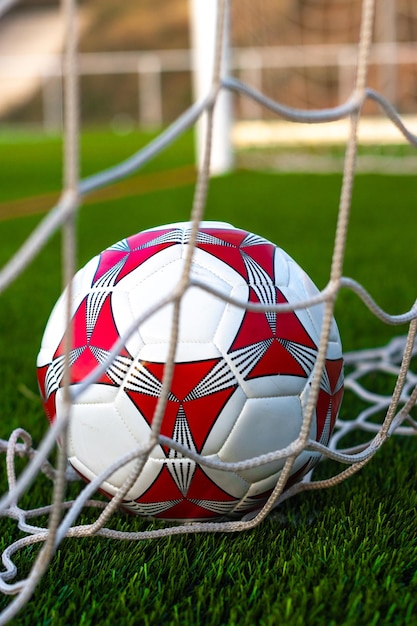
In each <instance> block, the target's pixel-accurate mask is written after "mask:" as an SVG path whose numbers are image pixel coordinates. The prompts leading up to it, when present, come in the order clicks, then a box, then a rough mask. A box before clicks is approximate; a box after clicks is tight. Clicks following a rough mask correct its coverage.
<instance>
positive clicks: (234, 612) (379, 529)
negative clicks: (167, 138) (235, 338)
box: [0, 131, 417, 626]
mask: <svg viewBox="0 0 417 626" xmlns="http://www.w3.org/2000/svg"><path fill="white" fill-rule="evenodd" d="M148 139H149V137H148V136H142V135H140V136H139V135H137V134H136V133H135V134H132V135H129V136H126V137H115V136H112V135H109V134H106V133H104V132H99V131H95V132H90V133H86V134H85V135H84V137H83V141H82V170H83V174H84V175H87V174H90V173H92V172H95V171H97V170H99V169H100V168H102V167H108V166H110V165H112V164H114V163H117V161H118V160H119V159H121V158H125V157H127V156H129V155H130V154H131V153H132V152H133V151H135V150H136V149H137V147H138V146H139V145H141V144H143V143H144V142H146V141H147V140H148ZM61 148H62V146H61V142H60V141H59V139H57V138H51V139H48V140H44V139H42V138H38V140H37V141H34V140H33V138H32V137H27V138H25V137H21V138H19V139H18V140H16V141H11V140H10V137H9V138H7V137H6V136H4V137H0V171H2V173H3V177H2V186H1V190H0V194H1V195H0V202H2V201H6V200H12V199H16V198H19V197H25V196H30V195H36V194H44V193H47V192H50V191H57V190H58V189H59V188H60V184H61V183H60V181H61V173H60V172H61V156H60V155H61ZM191 162H192V140H191V137H190V136H188V135H187V136H186V137H184V138H182V139H181V140H180V141H179V142H178V143H177V144H175V145H174V146H173V147H172V148H170V149H169V150H168V151H167V152H166V153H165V154H164V155H162V156H161V157H159V158H158V159H156V161H155V162H154V163H152V164H150V165H148V166H147V167H146V172H152V171H164V170H166V169H169V168H172V167H178V166H179V165H186V164H189V163H191ZM340 186H341V177H340V176H339V175H334V174H333V175H297V174H294V175H280V174H263V173H254V172H236V173H234V174H231V175H229V176H226V177H222V178H218V179H216V180H214V181H213V182H212V184H211V186H210V192H209V198H208V205H207V213H206V217H207V218H209V219H223V220H226V221H231V222H232V223H234V224H235V225H237V226H241V227H243V228H246V229H248V230H252V231H254V232H257V233H259V234H261V235H264V236H266V237H268V238H269V239H271V240H272V241H274V242H275V243H277V244H278V245H280V246H282V247H283V248H284V249H286V250H287V251H288V252H289V253H290V254H291V255H292V256H293V257H294V258H295V259H296V260H297V261H298V262H299V263H300V264H301V265H302V266H303V267H304V268H305V269H306V270H307V272H308V273H309V274H310V275H311V277H312V278H313V279H314V281H315V282H316V283H317V284H318V286H319V287H323V286H324V285H325V284H326V282H327V280H328V277H329V266H330V260H331V252H332V246H333V239H334V231H335V225H336V219H337V210H338V202H339V195H340ZM416 192H417V180H416V179H415V178H413V177H389V176H368V175H367V176H365V175H361V176H359V177H358V178H357V180H356V182H355V188H354V195H353V203H352V215H351V224H350V228H349V234H348V242H347V244H348V245H347V253H346V261H345V269H344V273H345V275H349V276H352V277H353V278H356V279H358V280H360V281H361V282H362V283H363V284H364V286H365V287H366V288H367V289H369V291H370V292H371V293H372V294H373V295H374V297H375V298H376V299H377V301H378V302H379V303H380V304H381V305H382V306H383V307H384V308H386V309H387V310H388V311H389V312H391V313H398V312H402V311H404V310H406V309H408V308H409V307H410V306H411V304H412V302H413V300H414V299H415V295H416V294H415V284H416V283H415V276H416V266H417V247H416V245H415V198H416V197H417V193H416ZM192 198H193V188H192V186H190V185H185V186H178V187H176V188H173V189H171V190H162V189H161V190H155V191H153V192H152V193H148V194H143V195H140V196H136V197H135V196H131V197H126V198H122V199H118V200H109V201H106V202H100V203H98V202H97V203H94V204H91V205H88V206H85V208H83V209H82V211H81V213H80V216H79V219H78V231H79V250H78V265H82V264H83V263H84V262H86V261H87V260H88V258H90V257H91V256H92V255H94V254H96V253H97V252H99V251H100V250H101V249H103V248H104V247H105V246H107V245H109V244H111V243H113V242H115V241H117V240H118V239H120V238H121V237H124V236H126V235H129V234H132V233H133V232H136V231H139V230H141V229H143V228H146V227H149V226H153V225H157V224H161V223H166V222H170V221H178V220H183V219H187V217H188V216H189V212H190V206H191V202H192ZM40 219H41V217H40V216H31V217H21V218H18V219H14V220H8V221H4V222H0V262H1V264H2V265H3V264H4V263H5V261H6V260H7V259H8V258H9V257H10V255H11V254H12V253H13V251H14V250H16V249H17V247H18V245H19V243H20V242H22V241H23V240H24V238H25V237H26V236H27V235H28V234H29V233H30V232H31V230H32V229H33V228H34V226H35V225H36V224H37V223H38V222H39V220H40ZM59 254H60V236H59V235H54V236H53V237H52V238H51V240H50V242H48V244H47V246H46V247H45V249H44V250H43V251H42V252H41V253H40V254H39V256H38V257H37V258H36V260H35V261H34V263H33V264H32V265H31V266H30V267H29V268H28V269H27V270H26V271H25V273H24V274H23V275H22V276H21V277H20V278H19V279H18V280H17V281H16V282H15V283H14V284H13V285H12V286H11V287H9V289H8V290H7V291H6V292H5V293H4V294H2V295H1V296H0V298H1V307H0V328H1V336H0V371H1V380H2V393H1V396H0V415H1V421H0V436H1V437H2V438H6V437H8V436H9V434H10V432H11V431H12V429H13V428H15V427H17V426H22V427H24V428H25V429H27V430H29V431H30V432H31V433H32V435H33V437H34V442H35V445H38V444H39V441H40V439H41V437H42V435H43V434H44V433H45V430H46V420H45V418H44V416H43V412H42V408H41V405H40V401H39V399H38V397H37V387H36V378H35V360H36V354H37V351H38V347H39V343H40V339H41V336H42V332H43V329H44V326H45V323H46V320H47V318H48V315H49V313H50V310H51V307H52V305H53V303H54V302H55V300H56V298H57V297H58V295H59V293H60V290H61V286H60V285H61V277H60V269H59ZM337 320H338V324H339V328H340V331H341V336H342V340H343V344H344V347H345V349H346V350H351V349H357V348H363V347H371V346H378V345H382V344H384V343H385V342H386V341H387V340H388V339H389V338H390V337H392V336H394V335H395V334H398V333H401V332H405V328H404V327H402V328H399V329H398V328H391V327H386V326H384V325H383V324H382V323H381V322H379V321H378V320H376V319H375V318H373V317H372V316H371V315H370V314H369V313H368V312H367V311H366V310H365V308H364V306H363V304H362V303H361V302H360V301H358V299H357V298H356V297H355V296H353V295H352V294H351V293H349V292H345V291H343V292H342V293H341V294H340V295H339V298H338V302H337ZM342 410H343V411H347V412H351V411H354V410H355V401H354V400H352V399H351V398H350V399H349V401H348V402H347V403H346V406H345V405H344V407H343V409H342ZM415 445H416V444H415V441H414V440H413V439H403V438H399V437H394V438H392V439H391V440H390V441H389V442H388V443H387V444H386V445H385V446H384V447H383V448H382V450H381V451H380V452H379V453H378V455H377V457H376V458H375V459H373V460H372V461H371V463H369V464H368V465H367V466H366V467H365V468H364V469H363V470H362V471H361V472H360V473H359V474H357V475H355V476H353V477H352V478H350V479H349V480H348V481H347V482H346V483H344V484H342V485H341V486H339V487H336V488H334V489H332V490H328V491H325V492H317V493H309V494H305V495H300V496H297V497H296V498H293V499H292V500H290V501H288V502H286V503H284V504H283V505H282V506H281V507H280V509H279V510H278V511H277V512H275V513H274V514H272V515H271V516H270V518H269V519H267V520H266V521H265V522H264V523H263V524H262V525H261V526H260V527H258V528H256V529H255V530H253V531H251V532H247V533H244V534H239V535H225V534H222V535H210V536H202V535H196V536H183V537H175V538H169V539H162V540H157V541H150V542H141V543H116V542H113V541H110V540H104V539H98V538H95V539H82V540H65V541H64V543H63V544H62V545H61V546H60V548H59V550H58V553H57V555H56V557H55V558H54V560H53V562H52V565H51V567H50V569H49V570H48V572H47V574H46V575H45V577H44V578H43V580H42V582H41V584H40V585H39V587H38V589H37V590H36V592H35V595H34V597H33V599H32V600H31V602H30V603H29V605H28V606H27V608H26V609H25V610H24V611H23V612H22V613H21V614H19V616H18V617H17V618H16V620H15V621H14V623H16V624H18V625H19V626H20V625H26V624H28V625H29V624H31V625H32V624H42V625H45V626H46V625H47V624H51V625H66V624H82V625H90V624H106V625H109V626H110V625H113V624H123V625H130V624H132V625H133V624H139V623H143V624H172V625H174V624H178V625H179V624H196V625H199V624H204V625H206V624H210V625H213V626H217V625H219V624H228V625H239V626H240V625H241V624H244V625H248V626H249V625H252V624H261V625H269V624H271V625H272V624H274V625H275V624H289V625H294V626H295V625H298V624H300V625H304V624H320V625H323V626H329V625H335V626H336V625H340V624H343V625H352V626H356V625H358V624H379V623H386V624H417V617H415V616H416V615H417V600H416V597H417V596H416V591H417V575H416V574H415V572H416V571H417V541H416V537H417V521H416V520H417V517H416V514H415V512H416V508H417V495H416V482H415V461H414V459H415ZM3 461H4V459H1V462H2V464H3ZM3 467H4V465H3ZM323 471H325V465H324V466H323ZM0 483H1V489H2V493H3V492H4V491H5V489H6V484H5V479H4V470H3V469H2V470H1V473H0ZM72 489H74V487H72ZM49 498H50V485H49V483H48V481H46V480H39V481H37V482H36V483H35V485H34V486H33V487H32V488H31V490H30V492H29V493H28V494H27V495H25V497H24V500H23V502H24V504H25V505H27V506H33V505H40V504H42V503H47V502H48V501H49ZM87 518H88V515H87V514H86V517H85V519H87ZM112 524H113V526H114V527H116V528H119V529H124V530H126V529H129V530H143V529H145V528H148V527H149V523H148V522H145V521H143V520H141V519H137V518H131V517H126V516H125V515H124V514H120V516H117V518H116V519H114V520H113V521H112ZM0 535H1V539H0V543H1V545H2V546H4V545H7V544H8V543H10V541H11V540H13V539H16V538H17V537H19V536H20V533H19V531H18V530H17V529H16V527H15V525H14V523H13V522H11V521H10V520H7V519H4V520H2V522H1V533H0ZM37 551H38V548H36V547H35V548H31V549H28V550H26V551H24V552H23V553H22V554H20V555H19V556H17V557H16V562H17V564H18V565H19V567H20V568H21V573H22V575H25V574H26V573H27V572H28V569H29V567H30V565H31V563H32V562H33V558H34V555H35V554H36V553H37ZM8 602H9V598H0V607H1V608H3V607H5V606H6V605H7V604H8Z"/></svg>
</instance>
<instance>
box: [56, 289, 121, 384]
mask: <svg viewBox="0 0 417 626" xmlns="http://www.w3.org/2000/svg"><path fill="white" fill-rule="evenodd" d="M88 314H89V312H88V298H84V300H83V301H82V302H81V304H80V306H79V307H78V309H77V311H76V312H75V315H74V317H73V319H72V323H73V327H72V345H71V367H70V379H71V383H79V382H82V381H83V380H84V378H85V377H86V376H88V375H89V374H91V372H92V371H93V370H94V369H95V368H96V367H97V365H98V363H99V361H98V359H97V356H96V354H95V352H96V351H97V350H100V351H107V352H110V350H111V349H112V348H113V346H114V344H115V343H116V341H118V339H119V337H120V335H119V332H118V330H117V328H116V325H115V322H114V318H113V312H112V308H111V294H108V295H107V296H106V298H105V299H104V301H103V303H102V305H101V308H100V311H99V313H98V314H97V315H96V319H95V323H94V325H93V327H92V329H91V331H89V330H88V329H87V319H88ZM64 350H65V347H64V338H62V340H61V342H60V344H59V346H58V348H57V350H56V352H55V354H54V359H56V358H58V357H59V356H62V355H63V354H64ZM119 354H120V355H121V356H125V357H127V358H131V356H130V354H129V353H128V352H127V350H126V349H125V348H123V349H122V350H121V351H120V353H119ZM98 382H100V383H105V384H108V385H112V384H114V383H113V381H112V380H111V379H110V378H109V377H108V376H107V375H106V374H105V373H104V374H102V375H101V377H100V378H99V380H98Z"/></svg>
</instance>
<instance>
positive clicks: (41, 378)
mask: <svg viewBox="0 0 417 626" xmlns="http://www.w3.org/2000/svg"><path fill="white" fill-rule="evenodd" d="M49 367H50V365H44V366H43V367H38V369H37V377H38V385H39V390H40V393H41V397H42V403H43V407H44V410H45V413H46V417H47V418H48V420H49V422H50V423H52V422H53V421H54V419H55V415H56V405H55V396H56V389H57V387H58V386H56V387H54V390H53V391H52V393H50V394H49V395H48V394H47V392H46V385H45V379H46V376H47V373H48V370H49Z"/></svg>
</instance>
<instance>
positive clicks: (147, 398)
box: [38, 222, 343, 521]
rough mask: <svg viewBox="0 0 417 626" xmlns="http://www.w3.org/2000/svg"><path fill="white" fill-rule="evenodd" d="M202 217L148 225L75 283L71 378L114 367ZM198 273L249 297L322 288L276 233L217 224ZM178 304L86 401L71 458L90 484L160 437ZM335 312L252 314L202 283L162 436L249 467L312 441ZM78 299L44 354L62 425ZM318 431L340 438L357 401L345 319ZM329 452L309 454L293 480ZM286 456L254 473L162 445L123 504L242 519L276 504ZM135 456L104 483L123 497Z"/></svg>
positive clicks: (183, 334)
mask: <svg viewBox="0 0 417 626" xmlns="http://www.w3.org/2000/svg"><path fill="white" fill-rule="evenodd" d="M190 232H191V225H190V224H189V223H178V224H171V225H167V226H161V227H158V228H154V229H150V230H146V231H144V232H142V233H139V234H137V235H134V236H132V237H129V238H128V239H124V240H123V241H120V242H119V243H117V244H115V245H114V246H111V247H110V248H108V249H107V250H105V251H104V252H102V253H101V254H100V255H99V256H97V257H95V258H93V259H92V260H91V261H90V262H89V263H87V265H86V266H85V267H83V268H82V269H81V270H80V271H79V272H78V273H77V274H76V276H75V278H74V280H73V286H72V290H73V291H72V316H73V343H72V349H71V352H70V379H71V384H72V385H77V384H78V383H80V382H81V381H83V380H84V378H85V377H86V376H87V375H89V374H90V373H91V372H92V371H93V370H94V368H95V367H96V366H97V365H98V364H99V363H101V362H103V361H104V360H105V359H106V358H107V356H108V354H109V352H110V350H111V349H112V347H113V345H114V344H115V342H116V341H117V340H119V338H120V337H121V336H123V335H124V334H126V331H127V330H128V329H129V328H130V327H131V326H132V323H133V322H134V320H135V319H137V318H139V317H140V316H141V315H142V314H144V313H145V312H146V311H147V310H148V309H149V308H150V307H151V306H152V305H154V304H155V303H156V302H158V301H159V300H160V299H161V298H163V297H164V296H166V295H167V294H169V293H170V292H171V290H172V289H173V287H174V286H175V285H176V284H177V283H178V280H179V277H180V275H181V273H182V271H183V267H184V258H185V255H186V251H187V248H188V245H189V244H188V242H189V237H190ZM191 276H192V278H193V279H196V280H198V281H199V282H200V283H203V284H204V285H207V286H208V287H212V288H213V289H215V290H217V291H218V292H220V293H221V294H224V295H225V296H230V297H232V298H236V299H238V300H240V301H243V302H251V303H252V302H253V303H255V302H260V303H263V304H275V303H281V302H289V303H296V302H299V301H301V300H305V299H306V298H308V297H311V296H312V295H315V294H317V288H316V287H315V286H314V284H313V283H312V281H311V280H310V278H309V277H308V276H307V274H306V273H305V272H304V271H303V270H302V269H301V268H300V267H299V266H298V265H297V264H296V263H295V261H293V259H291V258H290V257H289V256H288V255H287V254H286V253H285V252H284V251H283V250H281V249H280V248H278V247H277V246H275V245H274V244H272V243H270V242H269V241H267V240H266V239H264V238H262V237H259V236H257V235H254V234H251V233H249V232H246V231H244V230H239V229H236V228H234V227H232V226H230V225H228V224H224V223H221V222H220V223H219V222H203V223H202V224H201V228H200V231H199V233H198V237H197V247H196V250H195V253H194V257H193V262H192V270H191ZM172 314H173V306H172V305H171V304H170V305H168V306H165V307H164V308H162V309H161V310H159V311H158V312H157V313H155V314H153V315H152V316H151V317H150V318H148V319H146V321H145V322H144V323H142V324H141V325H140V327H138V328H137V330H136V331H135V332H134V333H133V334H132V335H131V336H130V337H129V338H128V339H126V341H125V342H124V347H123V349H122V350H120V353H119V354H118V356H117V357H116V358H115V360H114V362H113V363H112V364H111V365H110V366H109V367H108V368H107V370H106V371H105V373H104V374H102V375H101V376H100V378H99V380H97V382H96V383H95V384H93V385H91V387H89V388H88V389H87V390H86V391H85V392H83V393H82V394H81V396H80V397H79V398H78V399H77V400H76V401H75V405H74V406H73V410H72V417H71V425H70V431H69V461H70V463H71V465H72V466H73V467H74V468H75V470H76V471H77V472H78V473H79V474H81V475H82V476H83V477H84V478H85V479H86V480H92V479H93V478H95V477H96V476H97V475H99V474H100V473H101V472H102V471H103V470H104V469H105V468H106V467H107V466H109V464H110V463H113V462H114V461H116V460H117V459H118V458H120V457H122V456H123V455H125V454H126V453H127V452H129V451H131V450H133V449H135V448H137V447H138V446H139V445H140V444H143V443H144V442H146V441H148V438H149V434H150V427H151V424H152V419H153V415H154V411H155V407H156V403H157V400H158V397H159V395H160V391H161V385H162V377H163V371H164V361H165V359H166V357H167V350H168V342H169V336H170V330H171V322H172ZM322 315H323V306H322V305H316V306H313V307H310V308H309V309H307V310H304V309H302V310H297V311H296V312H288V313H278V314H276V313H270V312H267V313H259V312H249V311H246V310H245V309H243V308H239V307H237V306H234V305H231V304H228V303H226V302H225V301H224V300H222V299H220V298H218V297H215V296H214V295H211V294H210V293H208V292H207V291H204V290H202V289H200V288H198V287H196V286H193V287H190V288H189V289H188V290H187V292H186V294H185V296H184V299H183V302H182V305H181V314H180V324H179V343H178V347H177V352H176V358H175V367H174V374H173V380H172V385H171V392H170V395H169V399H168V404H167V407H166V411H165V414H164V418H163V422H162V428H161V434H163V435H166V436H168V437H170V438H172V439H173V440H175V441H176V442H179V443H181V444H183V445H185V446H186V447H187V448H188V449H190V450H192V451H193V452H196V453H198V454H200V455H202V456H203V457H206V458H209V459H220V460H222V461H226V462H235V461H242V460H245V459H250V458H253V457H256V456H259V455H261V454H265V453H268V452H271V451H275V450H278V449H280V448H283V447H284V446H287V445H288V444H290V443H291V442H292V441H294V440H295V439H296V438H297V436H298V435H299V431H300V426H301V423H302V420H303V413H304V410H305V407H306V404H307V400H308V395H309V389H310V386H311V377H312V370H313V366H314V362H315V359H316V355H317V350H318V348H317V346H318V341H319V334H320V329H321V322H322ZM64 325H65V300H64V297H63V296H61V298H60V299H59V300H58V302H57V304H56V306H55V308H54V310H53V312H52V314H51V317H50V319H49V322H48V324H47V327H46V330H45V334H44V337H43V341H42V347H41V350H40V353H39V356H38V380H39V385H40V389H41V394H42V397H43V401H44V406H45V411H46V413H47V416H48V418H49V420H50V421H51V422H52V421H53V420H55V419H60V415H62V410H63V408H62V407H63V361H64V348H63V335H64ZM326 356H327V359H326V364H325V370H324V373H323V376H322V381H321V386H320V392H319V397H318V402H317V408H316V411H315V415H314V419H313V423H312V426H311V433H310V437H311V438H312V439H315V440H317V441H320V442H322V443H324V444H327V443H328V441H329V438H330V435H331V432H332V429H333V426H334V423H335V420H336V417H337V414H338V411H339V406H340V403H341V399H342V395H343V359H342V349H341V343H340V338H339V333H338V330H337V327H336V324H335V323H334V321H333V324H332V329H331V336H330V343H329V347H328V350H327V355H326ZM318 460H319V455H318V454H317V453H312V452H308V451H303V452H302V453H301V454H300V455H299V457H298V458H297V460H296V462H295V464H294V467H293V470H292V477H291V481H292V482H294V481H295V480H299V479H300V478H301V477H302V476H303V475H304V474H305V473H306V472H307V471H309V470H310V469H311V468H312V467H313V466H314V465H315V464H316V463H317V461H318ZM283 464H284V461H282V460H279V461H275V462H272V463H268V464H267V465H262V466H260V467H256V468H253V469H245V470H243V471H235V472H231V471H224V470H219V469H212V468H209V467H206V466H204V465H203V464H201V465H200V464H197V463H196V462H195V461H193V460H190V459H188V458H187V457H185V456H182V455H181V454H180V453H178V452H175V451H174V450H173V449H170V448H168V447H165V446H162V445H157V446H156V447H155V448H154V449H153V450H152V452H151V455H150V457H149V459H148V460H147V462H146V464H145V466H144V469H143V471H142V473H141V474H140V476H139V478H138V479H137V481H136V482H135V484H134V485H133V487H132V488H131V489H130V491H129V493H128V494H127V497H126V500H125V501H124V502H123V506H124V507H125V508H126V509H129V510H130V511H132V512H135V513H137V514H139V515H144V516H151V517H154V518H162V519H166V520H187V521H190V520H209V519H214V518H221V517H224V516H241V515H243V514H244V513H247V512H249V511H251V510H254V509H258V508H259V507H261V506H262V504H263V503H264V502H265V501H266V499H267V498H268V496H269V495H270V493H271V491H272V489H273V488H274V486H275V485H276V482H277V479H278V477H279V475H280V472H281V470H282V467H283ZM131 468H132V464H131V463H130V464H128V465H127V466H125V467H123V468H121V469H119V470H117V471H116V472H115V473H114V474H113V475H112V476H111V478H110V479H109V480H107V481H106V482H104V483H103V484H102V489H103V491H104V492H105V493H107V494H108V495H110V496H111V495H114V494H115V492H116V491H117V489H118V487H119V486H120V485H121V484H122V483H123V481H124V480H125V478H126V477H127V475H128V473H129V470H130V469H131Z"/></svg>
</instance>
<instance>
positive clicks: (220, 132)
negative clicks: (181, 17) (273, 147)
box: [189, 0, 233, 174]
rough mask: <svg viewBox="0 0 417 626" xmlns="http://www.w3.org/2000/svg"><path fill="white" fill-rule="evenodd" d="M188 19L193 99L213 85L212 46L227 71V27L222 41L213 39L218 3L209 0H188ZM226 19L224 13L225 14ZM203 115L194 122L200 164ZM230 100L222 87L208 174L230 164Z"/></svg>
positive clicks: (222, 170) (204, 126)
mask: <svg viewBox="0 0 417 626" xmlns="http://www.w3.org/2000/svg"><path fill="white" fill-rule="evenodd" d="M189 3H190V23H191V48H192V65H193V85H194V94H195V98H196V100H201V99H203V98H204V97H205V96H206V95H207V93H208V92H209V91H210V89H211V88H212V85H213V73H214V71H215V68H214V60H215V58H216V56H215V48H216V45H221V47H222V54H221V59H220V61H221V75H222V76H225V75H227V71H228V62H229V59H228V55H229V41H228V39H229V30H228V28H225V29H224V31H223V41H217V37H218V35H216V33H217V24H218V20H219V5H218V3H217V2H215V1H212V0H189ZM226 19H227V17H226ZM206 133H207V118H206V115H203V116H202V118H201V119H200V120H199V122H198V123H197V137H196V150H197V162H198V164H199V166H200V167H201V166H202V164H203V158H204V157H203V154H204V146H205V144H206ZM231 133H232V102H231V93H230V92H229V91H226V90H222V91H221V92H220V93H219V95H218V97H217V101H216V104H215V111H214V123H213V135H212V148H211V165H210V170H211V173H212V174H224V173H226V172H228V171H230V169H231V168H232V165H233V153H232V136H231Z"/></svg>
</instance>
